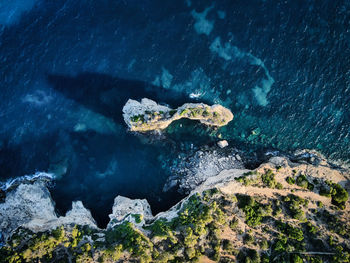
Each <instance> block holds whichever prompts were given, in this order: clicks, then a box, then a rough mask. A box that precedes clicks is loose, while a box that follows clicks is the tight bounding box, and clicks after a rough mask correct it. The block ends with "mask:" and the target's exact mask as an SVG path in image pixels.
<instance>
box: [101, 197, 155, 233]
mask: <svg viewBox="0 0 350 263" xmlns="http://www.w3.org/2000/svg"><path fill="white" fill-rule="evenodd" d="M109 218H110V219H111V220H110V221H109V223H108V226H107V228H112V227H113V226H115V225H116V224H120V223H121V222H123V221H125V220H126V221H129V222H132V223H134V224H136V225H143V224H144V223H145V220H148V219H152V218H153V216H152V212H151V207H150V205H149V203H148V202H147V200H146V199H130V198H127V197H124V196H120V195H118V196H117V197H116V198H115V199H114V204H113V209H112V214H110V215H109Z"/></svg>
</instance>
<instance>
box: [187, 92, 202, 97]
mask: <svg viewBox="0 0 350 263" xmlns="http://www.w3.org/2000/svg"><path fill="white" fill-rule="evenodd" d="M202 95H203V94H202V93H201V92H195V93H194V92H193V93H191V94H190V95H189V97H190V98H191V99H197V98H199V97H201V96H202Z"/></svg>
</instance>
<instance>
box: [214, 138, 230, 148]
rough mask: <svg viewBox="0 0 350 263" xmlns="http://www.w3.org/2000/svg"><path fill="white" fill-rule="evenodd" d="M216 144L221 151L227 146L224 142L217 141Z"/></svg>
mask: <svg viewBox="0 0 350 263" xmlns="http://www.w3.org/2000/svg"><path fill="white" fill-rule="evenodd" d="M217 144H218V146H219V147H220V148H221V149H222V148H225V147H227V146H228V142H227V141H226V140H222V141H218V143H217Z"/></svg>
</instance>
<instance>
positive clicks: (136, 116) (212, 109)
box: [123, 98, 233, 132]
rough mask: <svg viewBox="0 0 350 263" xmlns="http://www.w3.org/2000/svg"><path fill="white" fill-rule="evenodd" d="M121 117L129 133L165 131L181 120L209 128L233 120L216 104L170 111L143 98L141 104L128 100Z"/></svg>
mask: <svg viewBox="0 0 350 263" xmlns="http://www.w3.org/2000/svg"><path fill="white" fill-rule="evenodd" d="M123 117H124V121H125V123H126V124H127V125H128V126H129V128H130V130H131V131H139V132H146V131H152V130H162V129H165V128H166V127H168V126H169V125H170V124H171V123H172V122H173V121H176V120H179V119H182V118H187V119H191V120H198V121H200V122H201V123H203V124H205V125H209V126H217V127H220V126H225V125H227V124H228V123H229V122H230V121H231V120H232V119H233V114H232V112H231V111H230V110H229V109H227V108H225V107H223V106H221V105H218V104H214V105H212V106H209V105H206V104H204V103H186V104H184V105H182V106H181V107H178V108H177V109H171V108H169V107H167V106H163V105H159V104H157V103H156V102H155V101H153V100H150V99H147V98H143V99H142V100H141V102H138V101H136V100H132V99H129V100H128V101H127V103H126V104H125V106H124V107H123Z"/></svg>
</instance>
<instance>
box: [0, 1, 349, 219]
mask: <svg viewBox="0 0 350 263" xmlns="http://www.w3.org/2000/svg"><path fill="white" fill-rule="evenodd" d="M349 46H350V1H347V0H343V1H340V0H339V1H338V0H325V1H317V0H313V1H312V0H308V1H304V0H299V1H296V0H289V1H272V0H251V1H229V0H227V1H216V2H213V1H199V0H198V1H194V0H187V1H133V0H130V1H108V0H102V1H79V0H74V1H73V0H65V1H45V0H16V1H14V0H12V1H9V0H4V1H2V2H1V3H0V91H1V93H0V101H1V103H0V165H1V169H0V179H1V180H2V181H5V180H7V179H8V178H14V177H18V176H22V175H24V174H32V173H34V172H36V171H48V170H51V171H56V172H57V174H63V175H62V176H61V177H60V178H58V179H57V180H56V181H55V186H54V187H53V188H52V189H51V192H52V195H53V198H54V200H55V202H56V204H57V209H58V212H59V213H64V212H65V211H67V209H69V208H70V205H71V201H72V200H82V201H83V203H84V205H85V206H86V207H88V208H90V209H91V210H92V212H93V215H94V216H95V218H96V219H97V220H98V221H99V223H100V224H101V225H103V224H105V223H106V222H107V220H108V218H107V214H108V213H109V212H110V211H111V206H112V203H113V198H114V197H115V196H116V195H118V194H120V195H125V196H129V197H132V198H147V199H148V200H149V202H150V204H151V207H152V210H153V211H154V212H158V211H161V210H164V209H166V208H168V207H169V206H170V205H172V204H174V203H175V202H176V201H178V200H179V198H180V196H179V195H178V194H176V193H172V192H170V193H163V192H162V187H163V185H164V183H165V181H166V179H167V177H168V176H169V173H170V171H169V167H168V163H169V160H171V159H173V158H176V156H177V155H178V154H179V153H180V152H181V153H185V152H188V150H189V149H193V148H194V149H195V148H196V147H200V146H201V145H205V144H208V143H212V142H215V141H217V140H218V139H217V136H218V134H220V135H221V137H222V138H224V139H227V140H228V141H229V142H230V145H231V146H233V147H237V148H241V147H245V149H248V150H251V151H254V150H256V149H262V148H266V149H277V150H282V151H286V152H292V151H294V150H296V149H303V148H309V149H316V150H318V151H320V152H321V153H323V154H324V155H326V156H327V157H329V158H332V159H336V160H342V161H345V162H348V161H349V159H350V150H349V149H350V135H349V134H350V47H349ZM143 97H148V98H151V99H154V100H157V101H159V102H162V103H166V104H169V105H171V106H178V105H181V104H182V103H184V102H187V101H204V102H206V103H210V104H212V103H220V104H222V105H224V106H226V107H228V108H230V109H231V110H232V111H233V113H234V114H235V119H234V121H233V122H231V123H230V124H229V125H228V126H226V127H223V128H221V129H219V130H218V131H215V132H214V131H213V130H211V129H208V128H204V127H203V126H201V125H199V124H198V123H193V122H188V121H184V122H181V123H174V124H173V125H172V126H171V127H169V128H168V130H167V131H165V132H164V133H163V135H162V136H160V137H161V138H159V136H158V137H157V136H142V135H135V134H131V133H128V132H127V131H126V125H125V124H124V122H123V119H122V115H121V114H122V113H121V109H122V107H123V105H124V103H125V102H126V101H127V99H128V98H133V99H140V98H143ZM180 124H181V125H180Z"/></svg>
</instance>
